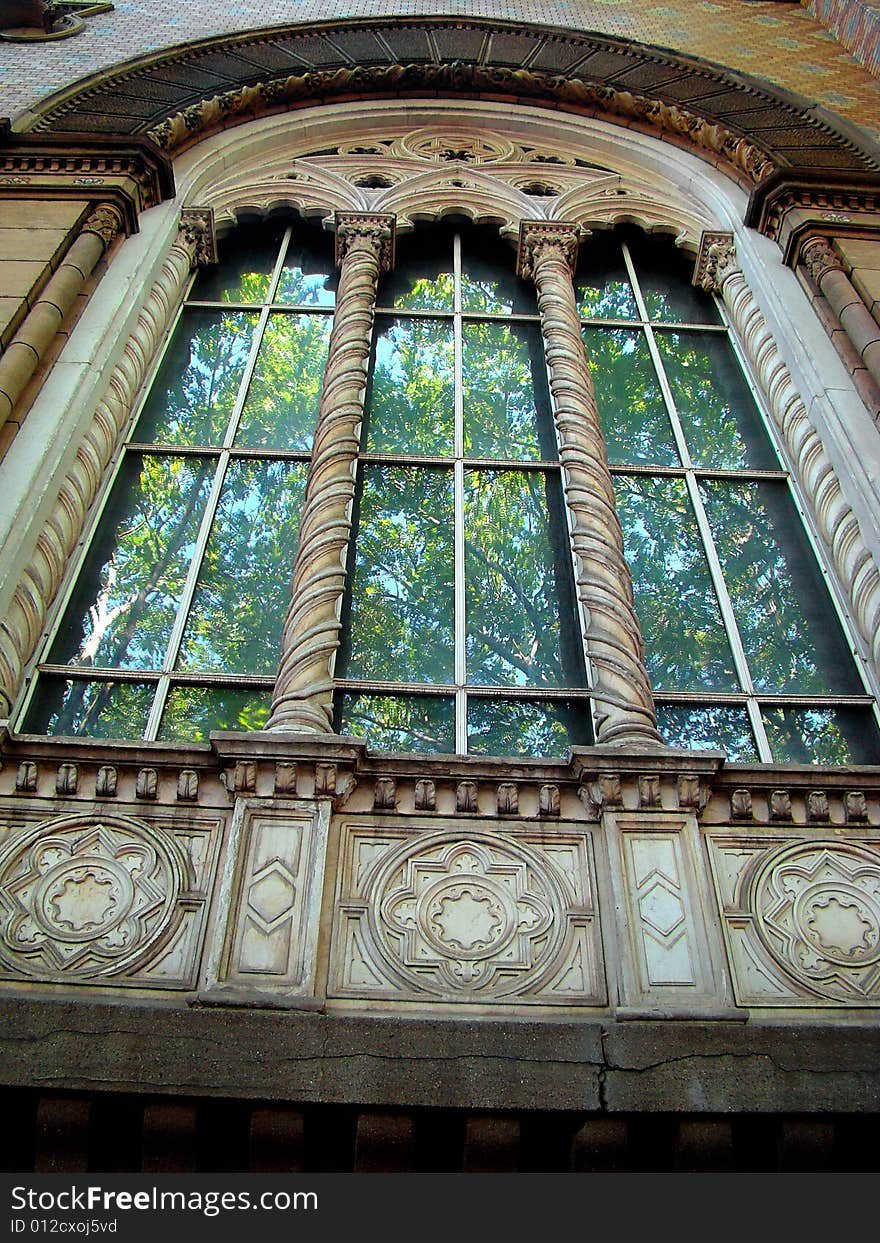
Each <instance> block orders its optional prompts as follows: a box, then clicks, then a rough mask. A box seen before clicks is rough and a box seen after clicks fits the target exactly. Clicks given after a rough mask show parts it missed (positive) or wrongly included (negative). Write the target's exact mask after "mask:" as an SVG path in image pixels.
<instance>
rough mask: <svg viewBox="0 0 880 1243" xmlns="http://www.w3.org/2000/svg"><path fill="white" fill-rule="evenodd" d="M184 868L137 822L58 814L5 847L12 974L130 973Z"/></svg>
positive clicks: (1, 908)
mask: <svg viewBox="0 0 880 1243" xmlns="http://www.w3.org/2000/svg"><path fill="white" fill-rule="evenodd" d="M184 878H185V866H184V864H183V861H182V860H181V859H180V857H179V856H178V854H177V851H176V849H175V847H174V846H173V844H172V843H171V842H170V841H168V840H166V839H165V838H163V837H162V836H161V835H160V834H158V833H156V832H154V831H153V830H152V829H150V828H149V827H148V826H147V825H144V824H140V823H139V822H137V821H133V820H123V819H117V818H113V819H101V820H100V821H95V820H85V819H82V818H80V817H74V818H66V819H63V820H55V821H52V822H50V823H49V824H43V825H39V826H38V827H36V828H35V829H32V830H31V831H30V832H28V833H24V834H21V835H19V836H16V837H14V838H13V839H12V840H11V841H10V842H8V843H7V845H6V847H5V848H4V849H3V850H2V851H0V928H2V932H0V960H2V961H3V963H4V964H5V965H6V966H7V967H10V968H12V969H13V970H14V971H15V973H16V974H20V973H22V972H23V973H25V974H27V975H29V976H32V977H35V978H38V979H46V978H58V977H59V976H63V977H64V978H70V977H71V976H75V977H79V978H81V979H92V978H94V977H98V976H106V975H119V974H122V973H124V972H126V971H127V970H130V969H131V968H132V967H133V966H134V965H135V964H136V963H137V962H139V961H140V960H141V959H142V958H143V957H144V956H145V955H148V954H149V953H150V951H151V950H152V949H153V948H154V947H155V946H156V944H157V942H158V941H160V940H161V938H162V937H163V935H164V934H165V932H166V931H167V929H168V927H169V925H170V924H171V922H172V920H173V918H174V915H175V910H176V905H177V899H178V897H179V895H180V893H181V890H182V889H183V888H184Z"/></svg>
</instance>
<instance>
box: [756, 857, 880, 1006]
mask: <svg viewBox="0 0 880 1243" xmlns="http://www.w3.org/2000/svg"><path fill="white" fill-rule="evenodd" d="M751 905H752V908H753V910H754V912H755V915H756V927H757V932H758V935H759V937H760V939H761V941H762V942H763V945H764V947H765V949H766V950H767V951H768V952H769V953H770V955H771V956H772V958H773V959H774V960H775V961H776V962H777V963H778V964H779V965H780V966H781V967H783V969H784V970H785V971H786V972H787V973H788V974H789V975H792V976H794V978H795V979H796V980H798V982H800V983H802V984H805V985H807V986H808V987H809V988H810V989H811V990H814V991H815V992H817V993H819V994H820V995H821V996H826V997H831V998H834V999H841V1000H849V1001H852V1000H855V999H857V998H859V997H862V998H864V999H866V1000H867V999H869V998H872V999H874V1000H876V998H877V995H878V989H880V858H878V856H877V855H876V854H875V853H874V852H873V851H870V850H867V849H865V848H863V847H861V846H859V845H857V844H856V843H854V842H847V843H826V842H822V843H801V844H798V845H794V846H789V847H787V848H784V849H782V850H781V851H774V852H773V853H772V855H771V857H770V858H768V859H766V860H765V862H764V865H763V866H762V867H761V868H760V870H759V871H758V872H757V874H756V875H755V878H754V882H753V886H752V899H751Z"/></svg>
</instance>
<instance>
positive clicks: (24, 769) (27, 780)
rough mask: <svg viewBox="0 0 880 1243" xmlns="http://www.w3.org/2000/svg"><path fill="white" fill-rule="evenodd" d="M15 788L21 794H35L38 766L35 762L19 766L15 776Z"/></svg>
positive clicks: (31, 761)
mask: <svg viewBox="0 0 880 1243" xmlns="http://www.w3.org/2000/svg"><path fill="white" fill-rule="evenodd" d="M15 788H16V790H17V791H18V793H19V794H33V793H34V792H35V791H36V788H37V766H36V764H35V763H34V762H33V760H25V761H24V763H22V764H19V766H18V772H17V773H16V774H15Z"/></svg>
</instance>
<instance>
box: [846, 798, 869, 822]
mask: <svg viewBox="0 0 880 1243" xmlns="http://www.w3.org/2000/svg"><path fill="white" fill-rule="evenodd" d="M843 809H844V811H845V812H846V822H847V824H864V823H865V822H866V821H867V819H868V800H867V799H866V798H865V796H864V794H863V793H862V791H861V790H850V791H849V792H848V793H847V794H844V796H843Z"/></svg>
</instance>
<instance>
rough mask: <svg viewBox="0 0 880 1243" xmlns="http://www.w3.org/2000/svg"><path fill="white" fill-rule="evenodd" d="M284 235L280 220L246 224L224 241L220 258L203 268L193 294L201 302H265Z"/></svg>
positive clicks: (197, 278)
mask: <svg viewBox="0 0 880 1243" xmlns="http://www.w3.org/2000/svg"><path fill="white" fill-rule="evenodd" d="M283 237H284V225H283V224H282V223H280V222H273V223H268V222H264V223H261V224H257V225H244V226H240V227H239V228H237V229H236V230H235V233H234V234H233V235H232V237H230V238H229V240H228V242H225V241H223V240H221V242H220V262H219V263H218V264H217V266H216V267H204V268H200V269H199V273H198V276H197V277H196V279H195V283H194V285H193V289H192V293H191V294H190V297H191V298H193V299H197V300H198V301H201V302H262V301H263V300H264V299H265V297H266V295H267V294H268V292H269V285H270V283H271V279H272V272H273V270H274V268H275V264H276V262H277V260H278V251H279V249H280V246H281V240H282V238H283Z"/></svg>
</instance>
